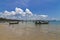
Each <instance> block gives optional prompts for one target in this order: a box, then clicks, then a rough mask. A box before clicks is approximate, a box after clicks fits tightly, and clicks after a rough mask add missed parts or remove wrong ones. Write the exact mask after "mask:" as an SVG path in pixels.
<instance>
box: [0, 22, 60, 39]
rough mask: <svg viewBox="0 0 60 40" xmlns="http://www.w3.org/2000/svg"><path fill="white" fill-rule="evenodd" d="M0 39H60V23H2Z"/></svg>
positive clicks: (0, 25) (0, 24)
mask: <svg viewBox="0 0 60 40" xmlns="http://www.w3.org/2000/svg"><path fill="white" fill-rule="evenodd" d="M0 40H60V25H56V24H40V25H39V24H34V23H33V22H23V23H21V22H20V23H19V24H8V23H0Z"/></svg>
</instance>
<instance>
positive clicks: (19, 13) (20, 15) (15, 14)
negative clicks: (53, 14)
mask: <svg viewBox="0 0 60 40" xmlns="http://www.w3.org/2000/svg"><path fill="white" fill-rule="evenodd" d="M0 17H3V18H10V19H20V20H21V19H24V20H25V19H26V18H27V20H42V19H47V18H48V15H37V14H33V13H32V12H31V11H30V10H29V9H27V8H26V10H25V12H24V10H22V9H21V8H18V7H16V8H15V11H10V12H9V11H7V10H6V11H4V12H2V13H0Z"/></svg>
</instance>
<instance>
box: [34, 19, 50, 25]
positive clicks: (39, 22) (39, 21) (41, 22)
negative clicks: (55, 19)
mask: <svg viewBox="0 0 60 40" xmlns="http://www.w3.org/2000/svg"><path fill="white" fill-rule="evenodd" d="M48 23H49V21H41V20H37V21H35V24H48Z"/></svg>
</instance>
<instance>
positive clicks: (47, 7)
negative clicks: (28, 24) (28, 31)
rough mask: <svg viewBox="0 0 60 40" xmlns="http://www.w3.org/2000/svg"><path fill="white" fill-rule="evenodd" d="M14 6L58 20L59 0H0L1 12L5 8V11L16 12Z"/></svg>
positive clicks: (59, 13) (59, 12)
mask: <svg viewBox="0 0 60 40" xmlns="http://www.w3.org/2000/svg"><path fill="white" fill-rule="evenodd" d="M16 8H21V9H22V10H23V11H26V9H28V10H30V11H29V12H31V14H34V15H35V14H36V15H42V16H46V15H48V17H49V18H51V19H57V20H60V0H0V12H2V14H3V12H5V11H6V10H7V12H11V11H14V12H16V10H15V9H16ZM18 13H19V12H18ZM6 14H8V13H6ZM12 14H14V13H12ZM0 15H1V13H0Z"/></svg>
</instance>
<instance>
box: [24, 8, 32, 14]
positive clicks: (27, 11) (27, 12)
mask: <svg viewBox="0 0 60 40" xmlns="http://www.w3.org/2000/svg"><path fill="white" fill-rule="evenodd" d="M25 12H26V14H29V15H33V14H32V12H31V11H30V10H29V9H27V8H26V10H25Z"/></svg>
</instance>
